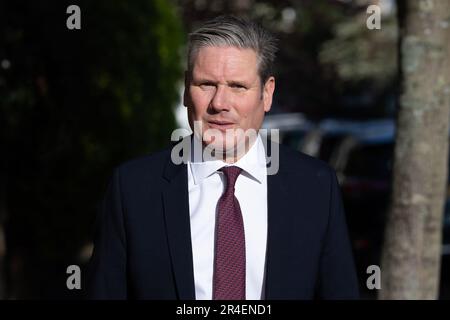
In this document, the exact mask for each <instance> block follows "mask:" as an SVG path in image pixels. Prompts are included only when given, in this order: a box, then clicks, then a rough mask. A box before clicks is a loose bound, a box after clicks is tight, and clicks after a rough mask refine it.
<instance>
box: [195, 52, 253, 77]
mask: <svg viewBox="0 0 450 320" xmlns="http://www.w3.org/2000/svg"><path fill="white" fill-rule="evenodd" d="M257 70H258V59H257V54H256V52H255V51H254V50H253V49H242V48H237V47H230V46H223V47H213V46H206V47H202V48H200V49H199V50H198V52H197V54H196V56H195V57H194V63H193V72H194V74H195V76H233V77H243V78H248V77H253V76H257Z"/></svg>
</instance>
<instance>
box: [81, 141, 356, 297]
mask: <svg viewBox="0 0 450 320" xmlns="http://www.w3.org/2000/svg"><path fill="white" fill-rule="evenodd" d="M170 154H171V149H170V148H168V149H166V150H163V151H161V152H159V153H156V154H153V155H150V156H146V157H143V158H139V159H137V160H132V161H130V162H127V163H125V164H123V165H121V166H119V167H118V168H117V169H116V170H115V172H114V174H113V178H112V180H111V183H110V184H109V187H108V189H107V192H106V195H105V198H104V200H103V202H102V205H101V210H99V211H100V212H99V219H98V221H97V228H96V236H95V241H94V252H93V256H92V258H91V261H90V265H89V275H90V276H89V280H88V282H89V283H88V296H89V297H90V298H91V299H152V300H153V299H158V300H159V299H171V300H172V299H182V300H193V299H195V288H194V273H193V262H192V261H193V260H192V259H193V258H192V248H191V236H190V221H189V195H188V174H187V165H186V164H183V163H182V164H179V165H175V164H174V163H173V162H172V161H171V159H170ZM267 195H268V198H267V201H268V234H267V253H266V274H265V283H264V289H263V290H264V292H265V299H267V300H275V299H287V300H292V299H313V298H322V299H354V298H358V284H357V279H356V273H355V266H354V261H353V256H352V250H351V246H350V242H349V238H348V233H347V227H346V221H345V214H344V211H343V207H342V203H341V196H340V191H339V186H338V183H337V179H336V175H335V173H334V171H333V170H332V169H331V168H330V167H329V166H328V165H327V164H325V163H324V162H322V161H320V160H317V159H314V158H312V157H309V156H307V155H305V154H302V153H300V152H297V151H295V150H293V149H290V148H288V147H284V146H282V145H280V146H279V171H278V173H277V174H275V175H268V176H267Z"/></svg>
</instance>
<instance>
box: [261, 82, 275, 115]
mask: <svg viewBox="0 0 450 320" xmlns="http://www.w3.org/2000/svg"><path fill="white" fill-rule="evenodd" d="M274 91H275V77H269V79H267V81H266V83H265V84H264V88H263V104H264V111H265V112H269V111H270V108H271V107H272V99H273V93H274Z"/></svg>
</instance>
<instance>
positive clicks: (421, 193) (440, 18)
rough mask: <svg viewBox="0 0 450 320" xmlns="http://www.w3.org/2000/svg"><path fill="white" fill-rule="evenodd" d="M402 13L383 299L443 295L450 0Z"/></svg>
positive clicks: (416, 4)
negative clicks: (443, 228)
mask: <svg viewBox="0 0 450 320" xmlns="http://www.w3.org/2000/svg"><path fill="white" fill-rule="evenodd" d="M402 5H403V7H402ZM400 10H401V12H400ZM399 13H401V14H400V15H399V17H400V19H399V20H400V21H399V22H400V42H401V43H400V69H401V70H400V71H401V73H400V74H401V81H402V94H401V96H400V101H399V102H400V109H399V113H398V119H397V136H396V147H395V154H394V173H393V191H392V192H393V193H392V197H391V199H392V201H391V206H390V210H389V215H388V219H387V224H386V229H385V230H386V232H385V241H384V247H383V255H382V266H381V278H382V286H381V290H380V291H379V298H380V299H436V298H437V297H438V292H439V275H440V259H441V247H442V220H443V209H444V200H445V194H446V188H447V170H448V164H447V163H448V162H447V161H448V160H447V159H448V142H449V138H448V131H449V110H450V81H449V75H450V64H449V59H450V50H449V43H450V1H442V0H421V1H404V2H402V3H400V6H399Z"/></svg>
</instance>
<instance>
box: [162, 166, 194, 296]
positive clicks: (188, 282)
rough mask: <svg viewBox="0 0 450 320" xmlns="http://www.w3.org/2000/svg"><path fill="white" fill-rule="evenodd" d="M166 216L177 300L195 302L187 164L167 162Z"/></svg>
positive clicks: (164, 190) (164, 192)
mask: <svg viewBox="0 0 450 320" xmlns="http://www.w3.org/2000/svg"><path fill="white" fill-rule="evenodd" d="M164 177H165V179H166V180H167V184H166V185H165V186H164V188H163V195H162V197H163V204H164V217H165V223H166V230H167V238H168V242H169V249H170V257H171V260H172V268H173V272H174V277H175V283H176V288H177V292H178V298H179V299H181V300H194V299H195V285H194V271H193V260H192V245H191V232H190V217H189V195H188V181H187V166H186V164H179V165H175V164H174V163H173V162H172V161H171V159H168V162H167V165H166V168H165V170H164Z"/></svg>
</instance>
